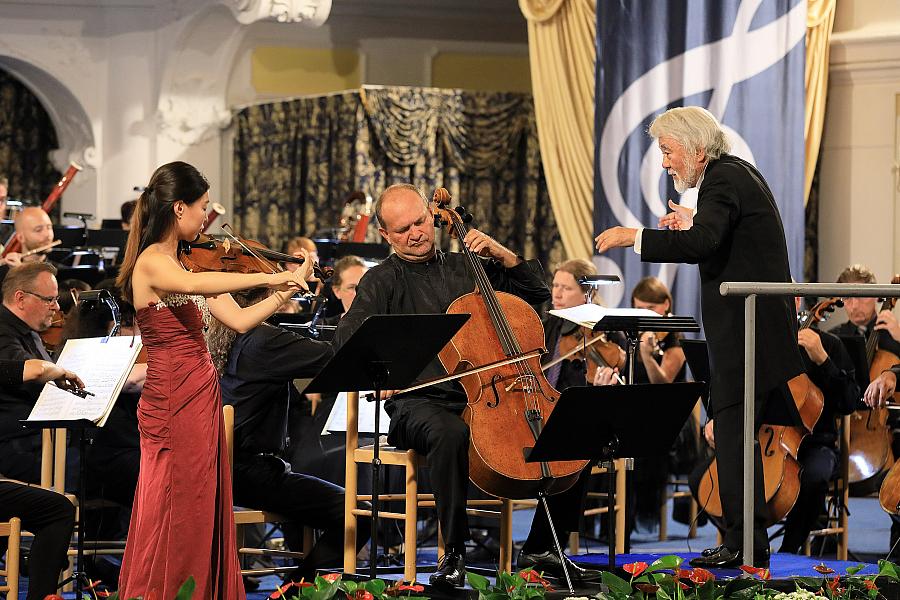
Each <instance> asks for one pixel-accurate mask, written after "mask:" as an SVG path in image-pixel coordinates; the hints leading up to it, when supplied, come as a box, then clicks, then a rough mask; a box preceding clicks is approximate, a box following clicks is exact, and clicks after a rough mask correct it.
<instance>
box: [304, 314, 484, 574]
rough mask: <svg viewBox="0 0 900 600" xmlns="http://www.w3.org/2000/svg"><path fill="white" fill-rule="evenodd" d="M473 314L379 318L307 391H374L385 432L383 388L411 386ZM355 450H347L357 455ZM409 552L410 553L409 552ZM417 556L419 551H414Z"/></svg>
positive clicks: (377, 462)
mask: <svg viewBox="0 0 900 600" xmlns="http://www.w3.org/2000/svg"><path fill="white" fill-rule="evenodd" d="M469 317H470V315H466V314H460V315H447V314H433V315H373V316H371V317H368V318H367V319H366V320H365V321H363V322H362V325H360V326H359V328H358V329H357V330H356V331H355V332H354V333H353V335H352V336H350V339H348V340H347V341H346V343H344V345H343V346H341V348H340V349H339V350H338V351H337V352H336V353H335V355H334V356H333V357H332V358H331V360H330V361H328V364H326V365H325V368H323V369H322V371H321V372H320V373H319V374H318V375H316V377H315V378H314V379H313V380H312V381H311V382H310V384H309V385H308V386H307V387H306V389H305V390H304V391H306V392H355V391H360V390H374V391H375V394H374V401H375V431H376V432H378V431H380V427H381V423H380V420H381V418H380V415H381V397H380V392H381V391H382V390H399V389H403V388H405V387H407V386H409V384H411V383H412V382H413V381H414V380H415V379H416V377H418V376H419V374H420V373H422V371H423V370H424V369H425V367H426V366H428V363H430V362H431V361H432V360H433V359H434V357H435V356H437V354H438V352H440V351H441V350H442V349H443V348H444V346H446V345H447V342H449V341H450V339H451V338H452V337H453V336H454V335H456V332H457V331H459V330H460V328H461V327H462V326H463V324H465V322H466V321H468V320H469ZM351 451H352V450H351V449H350V448H348V449H347V452H351ZM380 466H381V458H380V457H379V448H378V435H377V434H376V436H375V446H374V448H373V456H372V537H371V540H370V545H371V551H370V558H369V572H370V575H371V577H372V578H373V579H374V578H375V575H376V567H377V562H378V495H379V493H380V489H381V488H380V485H381V482H380V479H379V471H380V469H379V467H380ZM408 551H409V549H407V552H408ZM413 552H415V549H413Z"/></svg>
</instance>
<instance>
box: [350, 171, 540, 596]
mask: <svg viewBox="0 0 900 600" xmlns="http://www.w3.org/2000/svg"><path fill="white" fill-rule="evenodd" d="M375 215H376V218H377V219H378V224H379V229H378V231H379V233H380V234H381V236H382V237H383V238H384V239H385V240H386V241H387V242H388V243H389V244H390V245H391V247H392V248H393V250H394V253H393V254H392V255H391V256H389V257H388V258H387V259H386V260H385V261H384V262H382V263H381V264H379V265H377V266H375V267H372V268H371V269H369V271H368V272H367V273H366V274H365V275H364V276H363V278H362V279H361V280H360V282H359V287H358V288H357V290H356V299H355V300H354V301H353V306H351V307H350V310H349V311H348V312H347V314H346V315H344V318H343V319H341V322H340V324H339V325H338V328H337V330H336V332H335V341H334V343H335V346H336V347H340V346H341V345H342V344H344V343H345V342H346V341H347V340H348V339H349V337H350V335H351V334H352V333H353V332H354V331H356V329H357V328H358V327H359V326H360V325H361V324H362V322H363V321H364V320H365V319H366V317H368V316H370V315H377V314H426V313H431V314H433V313H443V312H446V310H447V308H448V306H449V305H450V303H451V302H453V301H454V300H455V299H457V298H458V297H460V296H462V295H463V294H466V293H469V292H471V291H472V290H473V289H474V287H475V283H474V281H473V280H472V277H471V275H470V274H469V272H468V268H469V267H468V266H467V262H466V261H467V259H466V258H465V256H464V255H463V254H461V253H455V252H450V253H444V252H442V251H440V250H439V249H437V248H436V247H435V228H434V218H433V216H432V214H431V212H430V211H429V207H428V201H427V200H426V199H425V196H424V195H423V194H422V192H421V191H419V190H418V189H417V188H416V187H415V186H412V185H409V184H395V185H392V186H390V187H388V188H387V189H386V190H385V191H384V192H383V193H382V194H381V196H380V197H379V198H378V200H377V202H376V204H375ZM462 242H463V243H464V244H466V246H467V247H468V248H470V249H471V250H472V251H473V252H476V253H478V254H479V255H481V256H484V257H485V259H486V260H485V264H484V266H485V270H486V271H487V273H488V276H489V277H490V279H491V283H492V284H493V286H494V288H495V289H497V290H498V291H506V292H510V293H513V294H515V295H517V296H519V297H521V298H523V299H525V300H526V301H527V302H529V303H530V304H540V303H542V302H545V301H546V300H548V299H549V298H550V292H549V290H548V289H547V284H546V283H545V282H544V279H543V274H542V270H541V267H540V264H538V263H537V262H536V261H533V260H532V261H525V260H523V259H522V258H520V257H519V256H517V255H516V254H515V253H513V252H512V251H511V250H509V249H507V248H505V247H504V246H502V245H501V244H500V243H499V242H497V241H496V240H494V239H493V238H491V237H490V236H488V235H486V234H485V233H482V232H481V231H478V230H476V229H471V230H469V232H468V234H467V235H466V236H465V239H464V240H462ZM444 374H445V371H444V369H443V367H442V366H441V363H440V361H439V360H438V359H437V358H435V359H434V360H433V361H432V362H431V363H430V364H429V366H428V367H427V368H426V369H425V371H423V373H422V375H421V377H422V378H423V379H430V378H432V377H435V376H439V375H444ZM385 396H386V398H387V401H386V402H385V410H386V411H387V412H388V414H389V415H390V416H391V424H390V432H389V433H388V440H389V442H390V443H391V444H392V445H394V446H396V447H398V448H403V449H413V450H415V451H416V452H419V453H420V454H422V455H423V456H426V457H427V458H428V464H429V466H430V469H431V474H432V475H431V481H432V484H433V488H434V494H435V502H436V505H437V513H438V522H439V523H440V527H441V532H442V534H443V536H444V540H445V542H446V552H445V553H444V556H443V557H442V559H441V561H440V564H439V565H438V569H437V571H436V572H435V573H433V574H432V575H431V577H430V580H429V581H430V582H431V584H432V585H440V586H461V585H463V582H464V576H465V551H466V550H465V542H466V541H467V539H468V538H469V531H468V520H467V517H466V510H465V508H466V507H465V504H466V489H467V485H468V481H469V466H468V465H469V458H468V450H469V430H468V426H467V425H466V424H465V422H464V421H463V420H462V419H461V418H460V414H461V413H462V411H463V409H464V408H465V407H466V395H465V393H464V391H463V389H462V386H460V385H459V384H458V382H452V383H445V384H440V385H435V386H431V387H429V388H425V389H423V390H420V391H418V392H413V393H410V394H407V395H403V396H396V397H395V396H393V394H392V392H386V393H385ZM410 551H412V550H410ZM373 560H374V557H373Z"/></svg>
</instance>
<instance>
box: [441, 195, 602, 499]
mask: <svg viewBox="0 0 900 600" xmlns="http://www.w3.org/2000/svg"><path fill="white" fill-rule="evenodd" d="M449 204H450V194H449V192H447V190H445V189H444V188H438V189H437V190H435V192H434V199H433V203H432V207H431V209H432V213H433V214H434V216H435V222H436V224H444V225H446V226H447V227H448V229H449V230H450V232H451V234H452V235H453V236H455V237H456V238H457V239H459V240H463V239H464V238H465V236H466V233H467V231H468V229H467V227H466V225H465V223H464V222H463V218H462V216H461V214H464V212H465V211H464V210H462V209H460V208H457V209H456V210H455V211H454V210H451V209H450V208H449ZM462 247H463V253H464V254H465V256H466V258H467V262H468V265H469V267H470V272H471V274H472V276H473V278H474V280H475V290H474V291H473V292H470V293H468V294H464V295H463V296H461V297H459V298H457V299H456V300H454V301H453V302H452V303H451V304H450V306H449V307H448V308H447V313H448V314H470V315H471V317H470V318H469V320H468V321H467V322H466V324H465V325H463V327H462V329H460V330H459V332H457V334H456V335H455V336H454V337H453V339H452V340H450V342H449V343H448V344H447V345H446V346H445V347H444V348H443V349H442V350H441V352H440V353H439V354H438V357H439V358H440V361H441V364H442V365H443V366H444V368H445V369H446V370H447V372H448V373H454V372H456V371H459V370H462V369H467V368H469V367H475V366H480V365H485V364H488V363H492V362H497V361H499V360H503V359H506V358H509V357H513V356H516V355H521V354H522V348H523V347H524V348H527V349H533V348H543V347H544V327H543V325H542V324H541V320H540V317H538V315H537V313H536V312H535V311H534V309H533V308H532V307H531V306H530V305H529V304H528V303H527V302H525V301H524V300H522V299H521V298H519V297H518V296H514V295H513V294H508V293H504V292H496V291H495V290H494V288H493V287H492V286H491V283H490V280H489V278H488V275H487V273H486V272H485V270H484V265H483V264H482V260H481V259H480V258H479V257H478V255H477V254H475V253H474V252H472V251H471V250H469V249H468V248H466V247H465V245H464V244H463V245H462ZM460 383H461V384H462V386H463V389H464V390H465V392H466V398H467V406H466V408H465V409H464V411H463V420H464V421H465V422H466V424H467V425H468V426H469V433H470V435H469V478H470V479H471V480H472V482H473V483H474V484H475V485H476V486H478V487H479V488H480V489H481V490H483V491H484V492H486V493H488V494H490V495H492V496H497V497H501V498H510V499H524V498H534V497H535V496H537V495H538V493H539V492H546V493H548V494H554V493H559V492H563V491H565V490H567V489H569V488H570V487H571V486H572V485H574V483H575V482H576V480H577V479H578V476H579V475H580V473H581V471H582V470H583V469H584V468H585V466H587V464H588V461H586V460H579V461H558V462H557V461H554V462H552V463H551V462H542V463H526V462H525V457H524V452H523V451H524V450H527V449H528V448H531V447H533V446H534V443H535V440H536V439H537V437H538V435H540V432H541V429H542V427H543V424H544V422H546V420H547V418H548V417H549V416H550V413H551V412H552V410H553V407H554V405H555V403H556V401H557V400H558V399H559V392H558V391H556V390H555V389H553V388H552V387H551V386H550V384H549V383H548V382H547V379H546V378H545V377H544V373H543V371H542V370H541V364H540V358H539V357H538V356H534V357H533V358H531V359H529V360H527V361H520V362H516V363H514V364H508V365H505V366H503V367H499V368H496V369H492V370H490V371H482V372H478V373H473V374H470V375H465V376H464V377H462V378H460Z"/></svg>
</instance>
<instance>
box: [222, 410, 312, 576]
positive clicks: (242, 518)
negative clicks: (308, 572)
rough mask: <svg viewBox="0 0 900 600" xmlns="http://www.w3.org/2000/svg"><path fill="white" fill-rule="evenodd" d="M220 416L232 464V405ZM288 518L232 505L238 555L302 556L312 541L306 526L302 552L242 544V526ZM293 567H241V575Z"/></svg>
mask: <svg viewBox="0 0 900 600" xmlns="http://www.w3.org/2000/svg"><path fill="white" fill-rule="evenodd" d="M222 416H223V418H224V423H225V444H226V446H227V447H228V464H229V465H233V464H234V407H233V406H231V405H228V404H226V405H224V406H223V407H222ZM287 522H290V519H288V518H287V517H284V516H282V515H279V514H276V513H272V512H268V511H264V510H254V509H249V508H243V507H238V506H236V507H234V525H235V528H236V533H237V547H238V556H241V555H243V556H268V557H277V558H296V559H299V558H303V556H305V555H306V554H309V550H310V549H311V548H312V545H313V543H314V539H313V537H314V536H313V531H312V529H310V528H308V527H304V529H303V552H292V551H290V550H273V549H269V548H250V547H246V546H245V545H244V527H245V526H247V525H265V524H269V523H287ZM294 568H295V567H293V566H289V567H271V568H264V569H241V574H242V575H274V574H276V573H287V572H289V571H293V570H294Z"/></svg>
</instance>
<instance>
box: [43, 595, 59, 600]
mask: <svg viewBox="0 0 900 600" xmlns="http://www.w3.org/2000/svg"><path fill="white" fill-rule="evenodd" d="M44 600H63V597H62V596H60V595H59V594H47V595H46V596H44Z"/></svg>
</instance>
